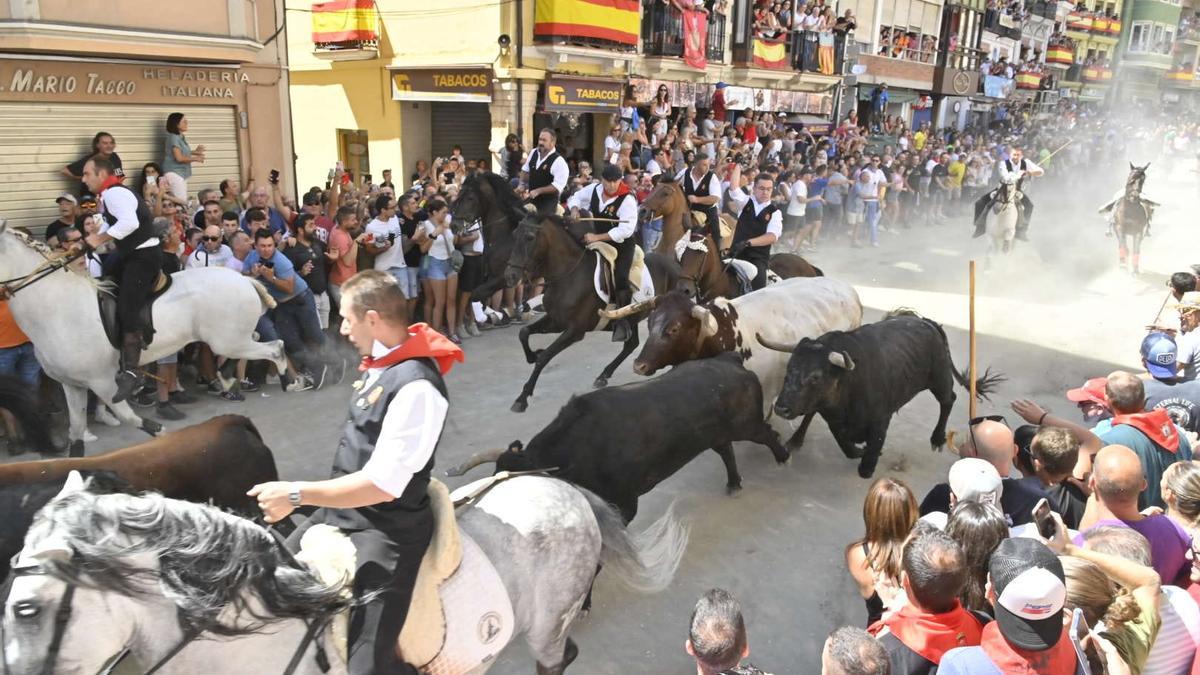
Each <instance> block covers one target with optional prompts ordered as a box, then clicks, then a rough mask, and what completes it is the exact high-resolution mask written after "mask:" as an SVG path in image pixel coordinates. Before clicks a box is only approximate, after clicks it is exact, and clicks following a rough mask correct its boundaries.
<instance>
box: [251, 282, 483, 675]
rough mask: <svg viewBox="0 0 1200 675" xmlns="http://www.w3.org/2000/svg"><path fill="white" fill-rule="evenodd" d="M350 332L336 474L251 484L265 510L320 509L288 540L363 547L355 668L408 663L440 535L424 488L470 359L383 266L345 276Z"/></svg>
mask: <svg viewBox="0 0 1200 675" xmlns="http://www.w3.org/2000/svg"><path fill="white" fill-rule="evenodd" d="M340 313H341V316H342V328H341V333H342V335H344V336H346V337H347V338H349V339H350V342H351V344H353V345H354V346H355V347H356V348H357V349H358V352H359V354H360V355H362V357H363V362H362V365H361V366H360V367H359V369H360V370H361V371H362V372H363V375H362V377H361V378H360V379H359V380H358V382H356V383H355V385H354V393H353V396H352V397H351V399H350V416H349V421H348V423H347V424H346V426H345V427H344V429H343V432H342V440H341V442H340V443H339V444H338V449H337V453H336V454H335V455H334V459H333V472H332V473H333V477H332V478H330V479H328V480H322V481H298V482H284V481H275V482H271V483H263V484H261V485H256V486H254V487H253V488H252V489H251V490H250V491H249V492H248V493H247V494H249V495H250V496H252V497H257V498H258V505H259V507H260V508H261V509H262V511H263V517H264V520H266V521H267V522H268V523H275V522H278V521H279V520H282V519H283V518H286V517H287V516H288V515H289V514H291V512H292V511H293V510H295V508H296V507H298V506H317V507H320V508H319V509H318V510H317V511H316V512H315V513H313V515H312V517H310V518H309V520H308V522H307V523H306V524H304V525H302V526H301V527H300V528H298V529H297V530H296V531H295V532H294V533H293V534H292V536H291V537H290V538H289V544H298V542H299V541H300V538H301V537H302V536H303V534H304V532H306V531H307V530H308V528H309V527H311V526H312V525H314V524H317V523H324V524H327V525H333V526H334V527H337V528H339V529H341V530H343V531H345V532H346V533H347V535H348V536H349V538H350V541H351V542H352V543H353V544H354V547H355V549H356V551H357V560H356V563H357V569H356V574H355V579H354V595H355V597H356V598H362V597H363V596H364V595H367V594H370V593H374V592H376V591H381V590H382V591H385V592H382V593H377V594H376V595H375V597H374V598H373V599H372V600H371V601H369V602H366V603H363V604H361V605H357V606H356V607H355V608H354V610H352V616H351V618H350V626H351V629H350V635H349V655H350V656H349V663H348V664H347V665H348V668H349V671H350V673H351V674H352V675H367V674H370V673H375V674H380V675H382V674H392V673H412V674H414V675H415V674H416V673H417V670H416V668H414V667H413V666H411V665H410V664H405V663H403V662H401V661H400V660H399V658H398V657H397V655H396V640H397V638H398V637H399V635H400V630H401V629H402V628H403V627H404V620H405V618H406V615H407V613H408V604H409V601H410V600H411V598H412V592H413V586H414V584H415V583H416V580H417V570H418V569H419V567H420V564H421V558H422V557H423V556H424V554H425V549H426V548H428V546H429V540H430V537H431V536H432V534H433V515H432V513H431V510H430V506H429V499H428V497H427V496H426V489H427V487H428V485H429V477H430V473H431V472H432V471H433V464H434V452H435V450H436V448H437V444H438V440H439V438H440V437H441V433H442V427H443V425H444V424H445V421H446V412H447V410H448V408H449V402H448V400H447V395H446V384H445V382H444V381H443V380H442V376H443V375H445V374H446V373H448V372H450V368H451V367H452V366H453V365H454V363H455V362H456V361H462V360H463V352H462V350H461V349H459V348H458V346H457V345H455V344H454V343H452V342H450V341H449V340H448V339H446V338H445V337H443V336H442V335H440V334H438V333H437V332H435V331H433V330H431V329H430V328H429V327H428V326H427V325H425V324H423V323H417V324H412V325H409V323H408V311H407V301H406V300H405V298H404V293H402V292H401V290H400V286H399V285H398V284H397V282H396V280H395V278H394V277H392V276H391V275H390V274H387V273H386V272H381V271H378V270H368V271H365V272H360V273H359V274H357V275H355V276H354V277H352V278H351V279H350V280H349V281H347V282H346V283H345V284H344V285H343V286H342V304H341V308H340Z"/></svg>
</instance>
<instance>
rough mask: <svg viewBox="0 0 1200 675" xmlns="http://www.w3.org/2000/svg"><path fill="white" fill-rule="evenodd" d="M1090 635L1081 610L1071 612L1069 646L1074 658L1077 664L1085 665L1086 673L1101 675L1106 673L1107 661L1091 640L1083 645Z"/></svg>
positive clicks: (1090, 630) (1076, 609) (1090, 631)
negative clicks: (1073, 652)
mask: <svg viewBox="0 0 1200 675" xmlns="http://www.w3.org/2000/svg"><path fill="white" fill-rule="evenodd" d="M1091 633H1092V629H1091V627H1090V626H1088V623H1087V619H1085V618H1084V617H1083V610H1082V609H1079V608H1078V607H1076V608H1075V609H1073V610H1071V632H1070V637H1071V646H1072V647H1074V648H1075V657H1076V658H1077V659H1078V662H1079V663H1086V664H1087V667H1086V668H1085V670H1086V671H1087V672H1090V673H1093V675H1101V674H1102V673H1107V672H1108V660H1107V659H1106V658H1105V657H1104V652H1102V651H1100V648H1099V647H1097V646H1096V643H1095V642H1094V641H1092V640H1088V643H1087V645H1086V646H1085V645H1084V644H1083V641H1084V639H1085V638H1087V636H1088V635H1090V634H1091Z"/></svg>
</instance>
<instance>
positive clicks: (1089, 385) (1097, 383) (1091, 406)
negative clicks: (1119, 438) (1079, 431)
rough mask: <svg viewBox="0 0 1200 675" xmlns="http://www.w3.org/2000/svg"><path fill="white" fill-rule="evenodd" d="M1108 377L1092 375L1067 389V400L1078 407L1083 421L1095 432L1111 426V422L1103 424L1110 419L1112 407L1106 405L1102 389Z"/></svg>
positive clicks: (1106, 400) (1106, 401)
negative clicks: (1080, 384) (1074, 386)
mask: <svg viewBox="0 0 1200 675" xmlns="http://www.w3.org/2000/svg"><path fill="white" fill-rule="evenodd" d="M1107 384H1108V378H1104V377H1093V378H1091V379H1089V380H1088V381H1086V382H1084V383H1083V385H1082V386H1079V387H1076V388H1075V389H1068V390H1067V400H1068V401H1071V402H1072V403H1074V404H1075V405H1076V406H1078V408H1079V413H1080V414H1081V415H1083V422H1084V424H1085V425H1087V426H1088V427H1091V428H1092V429H1093V430H1094V431H1095V432H1096V433H1099V432H1100V431H1102V430H1105V431H1106V430H1108V429H1109V428H1111V426H1112V425H1111V424H1103V426H1099V425H1101V424H1102V423H1104V422H1107V421H1108V420H1111V419H1112V409H1111V408H1109V407H1108V399H1106V398H1105V397H1104V389H1105V386H1106V385H1107Z"/></svg>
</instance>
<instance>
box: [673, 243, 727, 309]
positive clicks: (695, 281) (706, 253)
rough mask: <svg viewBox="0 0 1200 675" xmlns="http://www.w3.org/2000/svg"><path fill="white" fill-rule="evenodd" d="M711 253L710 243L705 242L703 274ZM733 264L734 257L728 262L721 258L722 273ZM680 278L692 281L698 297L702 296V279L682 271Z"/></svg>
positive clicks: (702, 259) (702, 258)
mask: <svg viewBox="0 0 1200 675" xmlns="http://www.w3.org/2000/svg"><path fill="white" fill-rule="evenodd" d="M684 236H685V237H690V236H691V231H690V230H689V231H688V232H687V233H685V234H684ZM689 243H690V242H689ZM713 246H714V247H715V246H716V243H715V242H714V244H713ZM710 254H712V251H711V250H710V249H709V246H708V244H705V245H704V255H703V256H701V257H700V273H701V274H703V273H704V263H706V262H708V256H709V255H710ZM718 255H720V252H718ZM681 257H682V256H681ZM732 264H733V259H732V258H730V260H729V261H728V262H726V261H725V260H724V259H721V273H722V274H724V273H725V272H726V271H728V270H729V266H730V265H732ZM679 278H680V279H683V280H685V281H690V282H692V285H693V286H695V287H696V297H697V299H699V298H700V280H699V279H697V278H695V277H689V276H684V275H683V274H682V273H680V275H679Z"/></svg>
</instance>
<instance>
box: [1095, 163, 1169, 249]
mask: <svg viewBox="0 0 1200 675" xmlns="http://www.w3.org/2000/svg"><path fill="white" fill-rule="evenodd" d="M1149 168H1150V165H1149V164H1146V166H1143V167H1138V166H1134V164H1133V162H1130V163H1129V178H1127V179H1126V180H1125V187H1123V188H1120V189H1118V190H1117V191H1116V192H1115V193H1114V194H1113V197H1112V199H1110V200H1109V201H1108V203H1107V204H1105V205H1104V206H1101V207H1100V209H1099V210H1098V211H1097V213H1107V214H1108V229H1109V232H1110V233H1112V232H1114V231H1115V229H1116V226H1117V209H1116V206H1117V204H1120V203H1121V200H1122V199H1129V200H1130V201H1132V202H1135V203H1136V202H1140V203H1141V205H1142V207H1143V208H1144V209H1145V213H1146V229H1145V230H1144V231H1143V234H1142V236H1145V237H1149V236H1150V219H1151V218H1153V217H1154V208H1155V207H1157V206H1159V205H1160V202H1156V201H1154V200H1153V199H1148V198H1146V193H1145V192H1144V190H1143V187H1144V186H1145V185H1146V169H1149Z"/></svg>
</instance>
